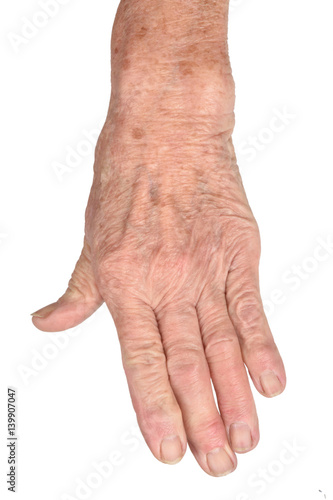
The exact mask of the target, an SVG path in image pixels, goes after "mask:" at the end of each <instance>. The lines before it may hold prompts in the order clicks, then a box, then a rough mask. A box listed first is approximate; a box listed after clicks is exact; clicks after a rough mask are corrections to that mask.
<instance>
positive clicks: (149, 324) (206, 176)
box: [33, 66, 286, 476]
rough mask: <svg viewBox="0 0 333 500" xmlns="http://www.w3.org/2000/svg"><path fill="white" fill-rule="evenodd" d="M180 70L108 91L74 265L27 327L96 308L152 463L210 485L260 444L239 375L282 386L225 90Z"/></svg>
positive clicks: (265, 390) (268, 388)
mask: <svg viewBox="0 0 333 500" xmlns="http://www.w3.org/2000/svg"><path fill="white" fill-rule="evenodd" d="M187 70H188V66H186V68H185V75H184V68H181V72H182V74H183V76H184V77H185V82H184V81H183V82H182V84H181V85H179V84H178V83H177V84H175V85H174V86H173V85H169V86H165V87H164V88H163V92H161V87H159V88H158V91H156V92H154V91H153V90H152V89H151V88H150V91H149V92H147V93H144V92H142V91H141V93H140V91H138V92H134V93H133V92H132V88H133V75H132V76H131V78H130V79H129V82H130V84H129V85H128V86H126V85H124V84H123V83H122V84H121V85H120V84H119V85H117V82H114V85H113V90H112V98H111V104H110V108H109V112H108V116H107V120H106V123H105V126H104V128H103V130H102V133H101V136H100V138H99V141H98V144H97V148H96V157H95V166H94V181H93V185H92V189H91V194H90V197H89V201H88V206H87V210H86V227H85V242H84V248H83V251H82V254H81V257H80V259H79V261H78V263H77V265H76V268H75V271H74V273H73V275H72V278H71V280H70V282H69V286H68V289H67V291H66V293H65V294H64V295H63V296H62V297H61V298H60V299H59V300H58V301H57V302H55V303H54V304H51V305H50V306H47V307H46V308H43V309H42V310H40V311H37V312H36V313H35V315H34V318H33V322H34V324H35V325H36V326H37V327H38V328H40V329H41V330H45V331H59V330H63V329H67V328H70V327H73V326H75V325H77V324H79V323H80V322H82V321H83V320H84V319H86V318H87V317H88V316H90V315H91V314H92V313H93V312H94V311H95V310H96V309H97V308H98V307H99V306H100V305H101V304H102V303H103V302H104V301H105V302H106V304H107V306H108V308H109V310H110V313H111V315H112V317H113V319H114V322H115V325H116V328H117V332H118V336H119V340H120V345H121V352H122V359H123V366H124V369H125V373H126V376H127V380H128V385H129V390H130V394H131V398H132V401H133V406H134V409H135V411H136V414H137V418H138V423H139V425H140V428H141V431H142V433H143V436H144V438H145V439H146V442H147V444H148V446H149V447H150V449H151V451H152V453H153V454H154V456H155V457H156V458H157V459H159V460H162V461H163V462H166V463H176V462H177V461H178V460H180V459H181V457H182V456H183V454H184V453H185V449H186V443H187V442H188V444H189V446H190V448H191V451H192V452H193V454H194V456H195V458H196V459H197V461H198V463H199V464H200V466H201V467H202V469H203V470H204V471H205V472H207V473H208V474H211V475H214V476H220V475H225V474H227V473H229V472H231V471H232V470H234V469H235V467H236V463H237V459H236V455H235V452H237V453H243V452H247V451H250V450H251V449H253V448H254V447H255V446H256V445H257V443H258V440H259V428H258V418H257V413H256V409H255V404H254V400H253V396H252V393H251V389H250V385H249V380H248V376H247V372H246V369H245V365H246V366H247V368H248V370H249V374H250V376H251V378H252V381H253V383H254V385H255V387H256V389H257V390H258V391H259V392H260V393H261V394H263V395H264V396H268V397H271V396H275V395H277V394H279V393H281V392H282V391H283V389H284V387H285V383H286V378H285V372H284V367H283V363H282V360H281V357H280V355H279V352H278V349H277V347H276V345H275V343H274V340H273V337H272V334H271V332H270V329H269V326H268V323H267V320H266V317H265V314H264V311H263V306H262V302H261V298H260V292H259V278H258V265H259V256H260V238H259V232H258V227H257V223H256V221H255V219H254V216H253V214H252V212H251V209H250V207H249V204H248V201H247V198H246V195H245V192H244V189H243V185H242V182H241V178H240V175H239V171H238V167H237V163H236V158H235V153H234V149H233V146H232V139H231V134H232V130H233V127H234V113H233V109H234V98H235V95H234V83H233V79H232V76H231V74H230V72H229V73H228V72H223V75H222V77H221V72H220V73H219V74H218V78H212V77H211V75H212V74H210V78H209V83H208V80H207V78H206V76H205V73H204V72H203V75H202V76H201V77H200V79H198V78H197V79H192V78H191V77H189V79H188V80H186V76H187V74H188V72H187ZM213 71H214V75H215V70H213ZM120 73H121V71H120ZM141 76H142V75H141ZM177 81H178V80H177ZM122 82H123V80H122ZM120 87H121V89H122V91H121V92H119V91H118V89H119V88H120ZM101 348H102V346H101ZM244 363H245V365H244ZM211 380H212V382H213V385H214V390H215V392H216V398H217V402H218V407H217V406H216V404H215V401H214V396H213V390H212V386H211ZM172 437H174V439H172ZM164 438H166V439H165V441H164V442H163V443H162V441H163V439H164ZM209 452H212V453H209Z"/></svg>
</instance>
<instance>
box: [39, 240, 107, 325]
mask: <svg viewBox="0 0 333 500" xmlns="http://www.w3.org/2000/svg"><path fill="white" fill-rule="evenodd" d="M102 303H103V299H102V297H101V295H100V293H99V291H98V289H97V286H96V281H95V277H94V273H93V269H92V265H91V253H90V247H89V245H88V244H87V242H86V241H85V244H84V246H83V250H82V252H81V255H80V258H79V260H78V261H77V263H76V266H75V269H74V272H73V274H72V277H71V279H70V281H69V283H68V287H67V290H66V292H65V293H64V294H63V295H62V296H61V297H60V299H58V300H57V302H53V303H52V304H49V305H48V306H46V307H43V308H42V309H39V310H38V311H36V312H34V313H32V315H31V316H32V322H33V324H34V325H35V326H36V327H37V328H39V330H43V331H45V332H58V331H62V330H67V329H68V328H73V327H74V326H77V325H79V324H80V323H82V321H84V320H85V319H87V318H88V317H89V316H91V314H93V313H94V312H95V311H96V310H97V309H98V308H99V307H100V306H101V305H102Z"/></svg>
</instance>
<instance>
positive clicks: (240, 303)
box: [231, 289, 263, 330]
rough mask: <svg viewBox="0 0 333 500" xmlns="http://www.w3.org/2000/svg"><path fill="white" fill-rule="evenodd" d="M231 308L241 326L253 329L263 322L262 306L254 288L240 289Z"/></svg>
mask: <svg viewBox="0 0 333 500" xmlns="http://www.w3.org/2000/svg"><path fill="white" fill-rule="evenodd" d="M231 309H232V313H233V314H234V316H235V317H236V319H237V321H238V322H239V323H241V325H242V328H246V329H249V330H253V329H255V328H257V327H258V325H261V324H262V322H263V307H262V303H261V299H260V297H259V296H258V293H257V291H256V290H247V289H245V290H244V291H242V292H241V293H240V294H239V295H238V297H235V299H234V304H233V306H232V308H231Z"/></svg>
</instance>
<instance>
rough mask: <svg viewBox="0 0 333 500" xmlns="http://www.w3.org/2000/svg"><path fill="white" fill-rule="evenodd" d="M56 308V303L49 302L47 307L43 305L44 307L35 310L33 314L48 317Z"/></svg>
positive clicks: (38, 316)
mask: <svg viewBox="0 0 333 500" xmlns="http://www.w3.org/2000/svg"><path fill="white" fill-rule="evenodd" d="M55 308H56V304H49V305H48V306H46V307H42V309H38V311H36V312H33V313H32V314H31V316H33V317H34V318H46V316H48V315H49V314H51V312H52V311H54V309H55Z"/></svg>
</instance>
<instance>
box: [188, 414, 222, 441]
mask: <svg viewBox="0 0 333 500" xmlns="http://www.w3.org/2000/svg"><path fill="white" fill-rule="evenodd" d="M191 417H192V420H193V424H194V425H195V426H196V429H195V434H196V439H197V440H198V441H199V442H201V443H205V442H206V443H211V442H213V443H214V442H217V441H220V439H221V436H222V433H223V424H222V419H221V417H220V416H219V415H218V414H217V416H211V415H209V416H207V415H202V418H201V419H200V420H198V416H191ZM191 417H190V418H191Z"/></svg>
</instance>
